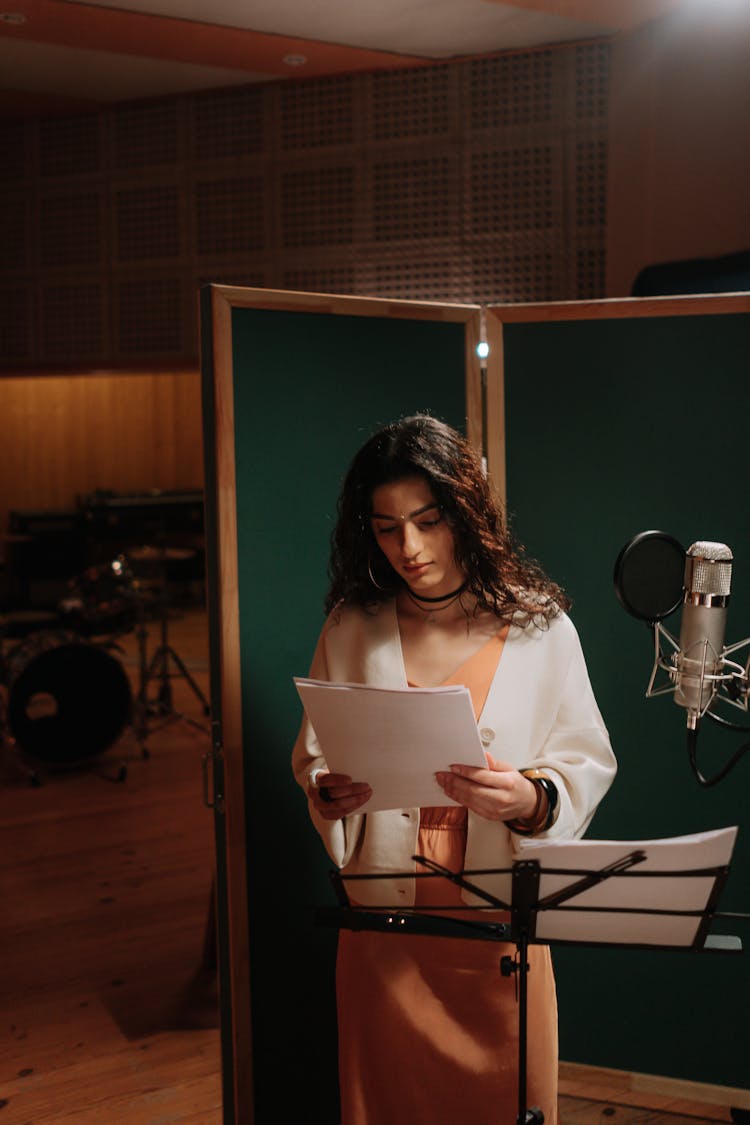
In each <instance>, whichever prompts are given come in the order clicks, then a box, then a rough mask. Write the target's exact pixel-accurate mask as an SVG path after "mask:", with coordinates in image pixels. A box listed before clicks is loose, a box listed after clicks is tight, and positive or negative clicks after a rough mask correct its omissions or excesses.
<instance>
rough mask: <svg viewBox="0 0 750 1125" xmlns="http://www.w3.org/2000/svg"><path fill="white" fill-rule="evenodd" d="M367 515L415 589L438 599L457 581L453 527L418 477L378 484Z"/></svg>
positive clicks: (459, 580) (396, 566)
mask: <svg viewBox="0 0 750 1125" xmlns="http://www.w3.org/2000/svg"><path fill="white" fill-rule="evenodd" d="M371 520H372V531H373V535H374V536H375V542H376V543H377V544H378V546H379V547H380V549H381V551H382V552H383V554H384V555H385V557H386V558H387V559H388V562H389V563H390V564H391V566H392V567H393V569H394V570H395V571H396V573H397V574H398V575H399V577H400V578H403V580H404V582H406V584H407V586H409V587H411V589H412V590H413V591H414V592H415V593H416V594H422V595H423V597H430V598H439V597H440V596H441V595H442V594H450V593H452V591H454V590H456V589H457V588H458V587H459V586H460V585H461V584H462V582H463V581H464V578H465V575H464V573H463V571H462V570H461V569H460V568H459V567H458V565H457V564H456V560H455V542H454V538H453V531H452V530H451V527H450V525H449V523H448V521H447V520H446V518H445V516H444V515H443V513H442V512H441V510H440V508H439V507H438V505H437V502H436V500H435V496H434V494H433V492H432V489H431V488H430V486H429V484H428V483H427V481H426V480H425V479H424V478H423V477H418V476H417V477H404V479H403V480H397V481H393V482H391V483H390V484H381V485H379V486H378V488H376V489H375V490H374V491H373V494H372V517H371Z"/></svg>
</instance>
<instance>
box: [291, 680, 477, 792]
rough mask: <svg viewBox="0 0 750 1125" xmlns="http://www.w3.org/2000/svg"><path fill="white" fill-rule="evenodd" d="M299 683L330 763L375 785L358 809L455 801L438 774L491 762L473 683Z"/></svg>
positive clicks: (324, 752)
mask: <svg viewBox="0 0 750 1125" xmlns="http://www.w3.org/2000/svg"><path fill="white" fill-rule="evenodd" d="M294 683H295V685H296V687H297V691H298V692H299V695H300V698H301V700H302V705H303V707H304V708H305V711H306V713H307V717H308V718H309V720H310V722H311V723H312V727H313V730H314V731H315V733H316V735H317V737H318V742H319V743H320V747H321V750H322V751H323V757H324V758H325V760H326V763H327V765H328V768H329V769H330V770H331V771H332V772H333V773H345V774H348V775H349V776H350V777H351V778H352V780H353V781H366V782H367V783H368V784H369V785H370V786H371V787H372V797H371V798H370V800H369V801H368V802H367V804H365V805H363V806H362V807H361V808H360V809H359V810H358V811H359V812H374V811H376V810H379V809H401V808H419V807H420V806H423V805H454V804H455V803H456V802H455V801H452V800H451V799H450V798H449V797H446V795H445V793H444V792H443V790H442V789H441V788H440V786H439V785H438V783H437V781H436V780H435V773H436V772H437V771H438V770H447V769H448V768H449V767H450V765H451V764H452V763H458V762H463V763H465V764H466V765H470V766H481V767H484V766H485V765H486V764H487V763H486V758H485V756H484V750H483V749H482V742H481V739H480V737H479V731H478V729H477V724H476V721H475V719H474V709H473V707H472V703H471V695H470V693H469V690H468V688H465V687H461V686H449V687H440V688H380V687H367V686H365V685H363V684H347V683H328V682H327V681H325V680H311V679H307V678H305V677H302V676H295V677H294Z"/></svg>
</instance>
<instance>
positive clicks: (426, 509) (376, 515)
mask: <svg viewBox="0 0 750 1125" xmlns="http://www.w3.org/2000/svg"><path fill="white" fill-rule="evenodd" d="M439 506H440V505H439V504H438V503H437V502H435V501H433V503H432V504H425V506H424V507H423V508H417V509H416V510H415V511H413V512H409V515H408V516H386V515H384V514H383V513H382V512H373V513H372V516H371V517H370V518H371V519H374V520H413V519H414V518H415V517H416V516H421V515H424V513H425V512H429V511H430V510H431V509H432V508H438V507H439Z"/></svg>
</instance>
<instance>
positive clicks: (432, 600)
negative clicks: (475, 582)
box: [406, 582, 466, 604]
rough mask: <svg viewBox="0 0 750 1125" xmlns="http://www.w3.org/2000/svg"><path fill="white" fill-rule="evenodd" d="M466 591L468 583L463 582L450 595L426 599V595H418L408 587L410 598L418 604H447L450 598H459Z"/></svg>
mask: <svg viewBox="0 0 750 1125" xmlns="http://www.w3.org/2000/svg"><path fill="white" fill-rule="evenodd" d="M465 589H466V583H465V582H462V583H461V585H460V586H459V587H458V589H456V590H453V591H452V592H451V593H450V594H441V595H440V597H439V598H426V597H425V596H424V594H417V593H415V592H414V590H412V588H411V586H407V588H406V592H407V594H408V595H409V597H410V598H414V599H415V600H416V601H418V602H427V603H428V604H434V603H435V602H447V601H448V599H449V598H457V597H458V595H459V594H463V592H464V590H465Z"/></svg>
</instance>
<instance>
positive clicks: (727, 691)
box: [646, 621, 750, 788]
mask: <svg viewBox="0 0 750 1125" xmlns="http://www.w3.org/2000/svg"><path fill="white" fill-rule="evenodd" d="M650 628H651V631H652V633H653V637H654V664H653V668H652V669H651V677H650V679H649V682H648V687H647V688H646V698H647V699H652V698H653V697H654V696H657V695H667V694H673V693H674V692H675V689H676V687H677V676H678V674H679V669H678V666H677V665H676V664H675V662H674V655H673V656H672V657H668V656H666V655H665V654H664V652H663V651H662V647H661V638H662V637H664V638H665V639H666V640H667V641H668V642H669V644H670V645H671V646H672V649H673V653H676V654H677V655H679V654H680V653H681V649H680V645H679V643H678V642H677V641H676V640H675V638H674V637H673V636H672V634H671V633H670V632H669V630H668V629H665V628H664V626H663V625H662V623H661V621H652V622H650ZM749 644H750V637H748V638H746V639H745V640H742V641H738V642H737V643H736V644H733V645H730V646H729V647H728V648H724V649H723V650H722V656H721V665H722V671H720V672H707V671H706V659H707V656H708V643H707V642H706V643H704V646H703V654H702V659H701V666H700V672H699V675H698V677H697V679H698V682H697V688H696V694H697V697H698V699H699V700H702V699H703V696H704V691H705V690H706V689H708V690H709V692H710V694H709V697H708V701H707V702H706V704H705V706H704V707H703V708H702V709H699V708H694V707H690V708H688V714H687V731H686V744H687V753H688V761H689V763H690V768H691V770H692V772H693V776H694V777H695V779H696V781H697V782H698V784H699V785H702V786H704V788H710V787H711V786H713V785H716V784H717V783H718V782H719V781H722V780H723V779H724V778H725V777H726V776H727V774H728V773H729V772H730V771H731V770H733V769H734V767H735V766H736V765H737V762H738V761H739V760H740V758H742V757H744V755H745V754H746V753H747V752H748V751H750V742H746V743H744V744H743V745H742V746H740V747H739V748H738V749H737V750H735V752H734V754H732V756H731V757H730V758H729V759H728V761H727V762H725V764H724V765H723V766H722V768H721V769H720V770H718V772H717V773H715V774H714V775H713V777H704V775H703V774H702V773H701V771H700V769H699V768H698V761H697V756H698V730H699V727H700V721H701V719H702V718H704V716H705V717H706V718H708V719H710V720H711V721H712V722H714V723H717V724H718V725H719V726H722V727H725V728H727V729H729V730H734V731H745V732H747V731H750V727H746V726H740V725H739V724H737V723H732V722H729V721H728V720H727V719H724V718H722V717H721V716H720V715H715V714H714V713H713V712H712V711H711V710H710V708H711V705H712V704H713V702H714V700H715V699H716V698H717V697H718V698H721V699H722V700H724V702H726V703H729V704H730V705H731V706H733V707H738V708H739V709H740V710H741V711H745V712H746V711H747V710H748V693H749V692H750V682H749V681H750V659H749V660H748V664H747V665H745V666H744V667H743V666H742V665H741V664H737V663H735V661H733V660H727V656H728V655H729V654H730V653H732V652H736V651H737V650H738V649H741V648H744V647H745V646H746V645H749ZM659 669H661V670H662V671H664V672H666V673H667V676H668V679H669V682H668V683H667V684H664V685H663V686H661V687H656V686H655V683H656V676H657V674H658V671H659ZM724 669H726V670H724ZM720 692H721V695H720Z"/></svg>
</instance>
